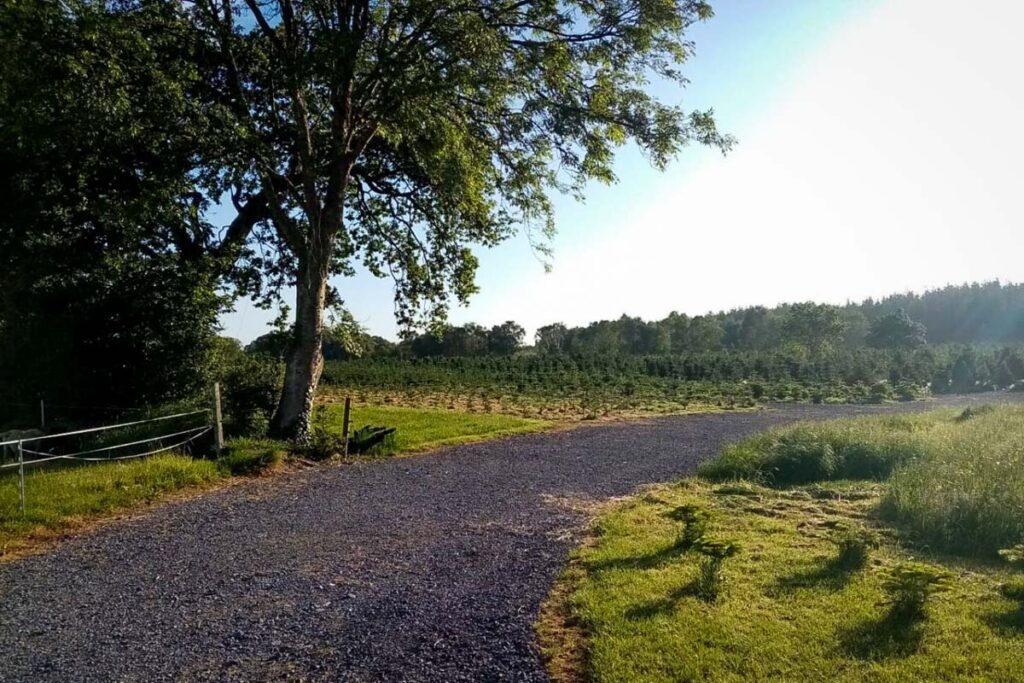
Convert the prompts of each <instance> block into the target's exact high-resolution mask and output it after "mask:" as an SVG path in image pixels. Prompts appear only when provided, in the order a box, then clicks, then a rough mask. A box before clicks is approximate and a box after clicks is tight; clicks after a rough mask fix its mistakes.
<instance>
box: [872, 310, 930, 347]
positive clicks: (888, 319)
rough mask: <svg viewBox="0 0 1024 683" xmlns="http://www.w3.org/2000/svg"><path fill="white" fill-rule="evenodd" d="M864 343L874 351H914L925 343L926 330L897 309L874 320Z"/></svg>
mask: <svg viewBox="0 0 1024 683" xmlns="http://www.w3.org/2000/svg"><path fill="white" fill-rule="evenodd" d="M865 341H866V342H867V345H868V346H871V347H874V348H876V349H916V348H920V347H922V346H924V345H925V344H926V343H927V330H926V329H925V327H924V325H922V324H921V323H919V322H915V321H913V320H911V319H910V316H908V315H907V313H906V311H904V310H903V309H902V308H898V309H896V310H895V311H893V312H892V313H889V314H887V315H884V316H882V317H881V318H878V319H877V320H875V321H874V322H873V323H872V324H871V327H870V329H869V331H868V334H867V337H866V339H865Z"/></svg>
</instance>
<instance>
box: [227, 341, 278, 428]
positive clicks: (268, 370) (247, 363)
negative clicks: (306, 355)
mask: <svg viewBox="0 0 1024 683" xmlns="http://www.w3.org/2000/svg"><path fill="white" fill-rule="evenodd" d="M283 376H284V366H283V365H282V363H281V362H280V361H277V360H275V359H273V358H270V357H268V356H264V355H261V354H248V353H243V354H240V355H238V356H235V357H233V358H231V359H230V360H228V361H226V366H225V367H224V368H223V369H222V371H221V397H222V402H223V410H224V419H225V427H226V429H227V430H228V432H229V433H230V434H233V435H237V436H256V437H258V436H263V435H265V434H266V433H267V428H268V426H269V425H270V417H271V415H273V413H274V409H275V408H276V407H277V401H278V398H279V396H280V389H281V382H282V379H283Z"/></svg>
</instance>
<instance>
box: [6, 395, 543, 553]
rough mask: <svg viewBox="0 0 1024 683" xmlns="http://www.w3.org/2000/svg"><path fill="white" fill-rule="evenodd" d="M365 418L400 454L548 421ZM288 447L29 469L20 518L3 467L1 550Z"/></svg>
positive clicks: (229, 447)
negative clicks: (388, 434) (383, 429)
mask: <svg viewBox="0 0 1024 683" xmlns="http://www.w3.org/2000/svg"><path fill="white" fill-rule="evenodd" d="M327 416H328V422H329V424H328V427H329V428H330V429H331V430H332V431H334V430H336V431H337V432H339V433H340V431H341V423H342V410H341V408H340V406H331V407H330V408H329V410H328V411H327ZM366 424H372V425H383V426H388V427H397V428H398V432H397V433H396V435H395V437H396V438H395V442H394V447H395V451H396V452H399V453H408V452H413V451H420V450H424V449H428V448H434V447H436V446H442V445H450V444H457V443H465V442H468V441H479V440H483V439H489V438H496V437H500V436H508V435H511V434H520V433H523V432H532V431H538V430H541V429H546V428H548V427H550V426H551V425H552V423H550V422H546V421H542V420H530V419H524V418H518V417H510V416H506V415H482V414H468V413H458V412H453V411H443V410H419V409H412V408H394V407H383V406H382V407H377V406H357V407H355V408H354V409H353V411H352V427H353V428H358V427H360V426H363V425H366ZM287 450H288V447H287V445H286V444H283V443H281V442H277V441H271V440H266V439H236V440H233V441H230V442H228V443H227V444H226V446H225V452H224V454H223V456H222V457H221V458H220V459H219V460H217V461H212V460H200V459H193V458H190V457H186V456H181V455H161V456H155V457H152V458H147V459H142V460H131V461H125V462H114V463H100V464H89V465H85V466H74V467H64V468H59V469H47V470H32V469H28V470H27V471H26V477H25V490H26V516H25V517H24V518H22V515H21V509H20V506H19V502H18V479H17V474H16V473H14V472H11V471H8V472H7V473H5V474H4V475H0V557H2V556H3V555H5V554H10V553H14V552H16V551H18V550H20V549H23V548H25V547H28V546H30V545H32V544H33V543H35V542H38V541H45V540H46V539H48V538H52V537H53V536H55V535H57V534H59V533H60V532H62V531H66V530H69V529H72V528H74V527H76V526H81V525H82V524H84V523H87V522H89V521H91V520H96V519H100V518H103V517H106V516H110V515H112V514H115V513H117V512H120V511H125V510H128V509H131V508H132V507H136V506H138V505H140V504H143V503H146V502H150V501H154V500H157V499H159V498H160V497H161V496H165V495H166V494H168V493H171V492H173V491H177V490H180V489H185V488H189V487H201V486H205V485H210V484H212V483H214V482H216V481H218V480H221V479H224V478H226V477H230V476H238V475H253V474H258V473H260V472H263V471H265V470H269V469H274V468H276V467H277V466H279V465H280V464H281V463H282V462H283V461H284V459H285V458H286V457H287Z"/></svg>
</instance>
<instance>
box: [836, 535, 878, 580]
mask: <svg viewBox="0 0 1024 683" xmlns="http://www.w3.org/2000/svg"><path fill="white" fill-rule="evenodd" d="M833 541H834V542H835V544H836V546H837V548H838V550H839V552H838V554H837V555H836V559H835V565H836V566H837V567H839V568H840V569H844V570H857V569H861V568H863V567H864V566H866V565H867V563H868V559H869V558H870V556H871V550H872V549H873V548H875V547H877V546H878V539H877V538H876V537H875V535H874V534H873V533H872V532H871V531H870V530H869V529H865V528H864V527H852V528H843V529H839V530H838V531H837V533H836V535H835V538H833Z"/></svg>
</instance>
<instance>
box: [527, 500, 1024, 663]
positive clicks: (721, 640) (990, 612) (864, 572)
mask: <svg viewBox="0 0 1024 683" xmlns="http://www.w3.org/2000/svg"><path fill="white" fill-rule="evenodd" d="M844 490H847V491H853V490H854V488H853V486H852V485H851V486H847V487H845V489H844ZM820 493H821V492H820V491H815V492H812V491H808V490H806V489H792V490H778V489H770V488H762V487H758V486H754V485H750V484H746V485H744V486H743V487H735V486H732V485H719V486H715V485H712V484H708V483H701V482H697V481H694V480H687V481H684V482H682V483H680V484H676V485H665V486H661V487H657V488H654V489H652V490H651V491H649V492H648V493H647V494H645V495H641V496H638V497H636V498H634V499H632V500H631V501H630V502H628V503H626V504H624V505H622V506H620V507H619V508H617V509H615V510H614V511H613V512H611V513H609V514H607V515H606V516H605V517H603V518H602V519H601V520H600V522H599V523H598V526H597V528H596V536H595V538H594V541H593V543H592V544H590V545H588V546H586V547H584V548H582V549H580V550H579V551H577V553H576V555H575V558H574V561H573V563H572V566H571V567H570V569H569V571H568V572H567V576H568V577H570V578H569V579H568V580H569V581H570V583H571V587H570V597H569V598H568V603H567V609H568V610H569V611H570V613H571V618H572V620H574V621H575V622H576V623H578V624H580V626H581V627H582V629H583V631H584V632H585V634H586V644H585V646H584V647H585V649H586V657H585V662H586V663H585V666H584V667H583V669H584V670H585V671H586V672H587V677H588V678H590V679H592V680H595V681H748V680H762V681H786V680H788V681H810V680H836V681H869V680H870V681H874V680H887V681H906V682H907V683H910V682H911V681H915V682H916V681H967V680H993V681H1000V680H1002V681H1012V680H1016V677H1017V676H1018V675H1019V671H1020V663H1021V662H1024V622H1020V623H1018V622H1017V621H1016V616H1017V614H1018V611H1019V610H1020V607H1019V604H1018V603H1017V602H1015V601H1014V600H1012V599H1010V598H1007V597H1005V596H1004V595H1003V594H1002V593H1001V592H1000V585H1001V584H1003V583H1005V582H1006V581H1007V579H1008V578H1010V577H1011V574H1010V570H1009V569H1004V568H1002V567H1001V566H999V565H993V564H991V563H979V564H976V563H972V562H970V561H967V560H957V561H953V560H949V559H948V557H947V558H945V559H943V558H940V557H938V556H927V555H925V556H917V557H912V556H911V555H910V554H909V553H908V551H907V550H906V549H905V548H904V547H901V546H900V545H899V543H898V542H897V538H896V536H895V535H894V534H892V533H890V532H888V531H887V530H886V529H884V528H883V527H880V526H877V524H876V523H875V522H874V521H873V517H872V510H873V509H874V508H875V507H876V506H877V504H878V501H879V496H880V495H881V491H880V490H878V488H877V487H873V486H867V487H865V488H864V489H862V493H864V495H861V496H851V497H835V498H828V497H820V496H819V494H820ZM680 509H691V510H692V509H699V510H703V511H706V512H707V513H708V515H709V519H708V521H707V526H706V529H705V533H706V534H707V535H708V536H709V537H711V538H715V539H719V540H723V541H728V542H731V543H735V544H736V545H737V546H738V548H739V549H740V550H739V552H738V553H737V554H735V555H734V556H732V557H730V558H729V559H728V560H726V561H725V562H724V564H723V565H722V567H721V586H720V591H719V595H718V597H717V599H716V600H714V601H713V602H712V601H708V600H706V599H702V597H701V595H700V591H699V588H700V581H699V577H700V567H701V565H702V562H703V561H704V560H703V559H702V554H701V553H700V552H699V551H698V549H697V548H696V547H691V546H687V544H685V543H683V542H682V541H683V539H685V538H686V534H685V528H684V527H685V525H686V522H685V520H684V519H683V517H684V516H685V515H680V514H676V511H678V510H680ZM850 529H869V530H871V533H870V536H869V537H865V538H870V542H869V543H868V546H869V547H866V548H862V549H860V550H858V552H857V554H858V555H859V553H861V552H863V554H864V556H863V557H858V558H857V561H856V562H850V561H848V560H849V559H850V558H849V557H846V558H844V557H843V554H844V552H849V551H844V546H843V543H844V539H847V538H849V533H850V531H849V530H850ZM912 561H916V563H917V564H914V563H912ZM921 567H924V568H934V571H935V572H936V573H938V574H941V573H942V572H947V571H948V572H951V573H952V575H953V577H954V578H953V580H952V581H951V582H950V583H949V584H948V586H947V589H946V590H944V591H942V592H936V593H934V594H929V595H927V596H926V597H925V599H924V603H923V607H922V610H921V615H916V616H913V615H912V618H911V617H907V616H906V615H904V614H901V613H899V612H898V611H897V610H896V609H895V608H894V607H893V606H892V604H893V601H894V599H893V592H892V591H893V590H897V589H895V588H893V587H892V585H893V582H892V577H893V576H894V575H896V576H901V577H906V576H907V575H908V574H909V575H910V576H911V579H913V578H914V577H916V576H919V575H920V571H922V570H920V569H919V568H921ZM929 571H930V570H929ZM926 573H927V572H926ZM545 647H546V648H547V650H548V651H549V652H551V651H553V650H557V644H552V643H550V642H549V643H545Z"/></svg>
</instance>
